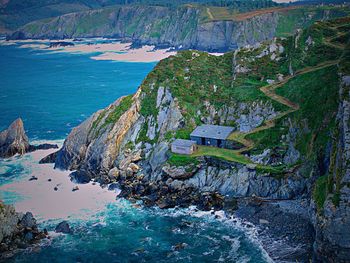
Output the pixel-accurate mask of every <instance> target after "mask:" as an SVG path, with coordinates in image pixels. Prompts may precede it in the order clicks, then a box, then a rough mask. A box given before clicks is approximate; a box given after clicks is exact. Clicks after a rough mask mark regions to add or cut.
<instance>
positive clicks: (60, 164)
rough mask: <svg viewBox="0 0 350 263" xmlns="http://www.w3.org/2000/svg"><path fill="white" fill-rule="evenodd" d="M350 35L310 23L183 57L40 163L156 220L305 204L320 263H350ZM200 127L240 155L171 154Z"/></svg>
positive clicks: (336, 23)
mask: <svg viewBox="0 0 350 263" xmlns="http://www.w3.org/2000/svg"><path fill="white" fill-rule="evenodd" d="M349 25H350V20H349V18H343V19H338V20H333V21H329V22H317V23H315V24H314V25H312V26H311V27H310V28H307V29H305V30H298V31H297V33H296V34H295V35H294V36H291V37H288V38H274V39H273V40H271V41H267V42H263V43H261V44H257V45H254V46H246V47H243V48H241V49H238V50H236V51H235V52H228V53H226V54H224V55H222V56H212V55H209V54H207V53H204V52H200V51H181V52H178V54H177V55H176V56H171V57H169V58H167V59H165V60H162V61H160V62H159V63H158V65H157V66H156V67H155V68H154V70H153V71H152V72H151V73H149V75H148V76H147V77H146V79H145V80H144V81H143V83H142V84H141V86H140V87H139V89H138V91H137V92H136V93H135V94H134V95H130V96H126V97H122V98H120V99H118V100H117V101H116V102H115V103H113V104H111V105H110V106H109V107H107V108H106V109H103V110H100V111H98V112H96V113H95V114H94V115H93V116H91V117H90V118H89V119H87V120H86V121H85V122H83V123H82V124H81V125H79V126H78V127H76V128H74V129H73V130H72V132H71V133H70V134H69V136H68V137H67V139H66V140H65V142H64V145H63V147H62V149H61V150H60V151H58V152H57V153H54V154H52V155H51V156H49V157H48V158H47V160H51V161H54V162H55V167H56V168H60V169H68V170H72V171H74V172H73V173H72V174H71V177H72V180H75V181H77V182H81V183H86V182H89V181H90V180H95V181H97V182H100V183H101V184H102V185H109V188H111V189H113V188H115V187H117V188H120V189H121V194H120V196H122V197H128V198H132V199H141V200H143V202H144V204H145V205H154V204H156V205H158V206H159V207H161V208H168V207H174V206H189V205H197V206H198V207H199V208H201V209H211V208H217V209H221V208H228V207H230V208H231V209H233V210H234V208H235V204H234V203H235V202H234V201H233V200H236V199H239V200H240V199H241V198H257V199H258V200H260V202H261V201H264V200H269V201H273V200H274V201H281V200H293V201H295V202H299V201H300V200H301V199H303V200H306V201H305V202H307V203H311V206H310V211H312V210H313V212H310V213H311V214H312V216H311V217H308V216H305V218H307V219H305V220H307V221H308V222H312V223H313V224H314V228H315V231H316V240H315V248H316V249H315V250H316V252H317V254H318V255H320V256H321V255H322V256H323V257H325V258H326V259H328V260H331V259H332V258H334V259H336V261H337V262H346V257H348V256H349V250H348V249H349V248H348V247H347V246H348V244H349V243H350V242H349V237H348V236H347V235H345V234H340V233H342V232H344V229H346V228H347V227H348V225H349V207H348V201H347V200H348V198H349V191H348V187H349V186H348V184H349V183H348V181H347V180H348V176H347V175H348V168H349V167H348V159H349V158H348V157H349V156H348V150H349V149H348V144H349V142H348V136H349V130H348V128H349V127H348V118H349V116H348V115H349V113H348V108H349V107H348V104H349V102H348V98H349V88H348V87H349V86H348V85H349V81H348V77H346V76H348V75H347V73H346V72H348V69H349V65H348V61H349V59H348V54H349V46H348V44H347V43H348V39H349V35H348V29H349ZM338 94H339V96H338ZM200 124H220V125H227V126H232V127H234V129H235V131H234V133H233V135H232V137H230V138H231V140H232V143H233V145H234V148H235V149H237V150H227V149H219V148H213V147H200V148H199V150H198V151H197V152H196V153H194V154H193V155H191V156H181V155H176V154H173V153H171V152H170V150H169V149H170V148H169V146H170V143H171V142H172V141H173V140H174V139H175V138H181V139H188V138H189V134H190V133H191V132H192V130H193V129H194V128H195V127H196V126H198V125H200ZM324 178H328V179H327V180H329V181H330V182H331V183H330V184H328V187H326V188H325V187H323V185H322V182H323V181H322V180H324ZM320 185H321V186H322V187H321V188H320ZM320 189H321V190H320ZM325 189H326V190H325ZM320 197H321V200H320ZM255 207H256V205H255ZM261 207H263V206H261ZM261 209H262V208H261ZM305 214H308V213H305ZM271 221H273V219H271ZM263 222H265V221H263ZM303 222H304V221H303ZM336 222H341V223H336ZM299 223H300V222H299ZM272 227H273V226H272V225H270V228H272ZM288 231H289V230H288ZM307 249H309V250H310V249H311V246H309V247H308V248H307ZM336 251H339V252H336ZM295 253H299V254H300V253H301V252H300V251H299V252H295ZM302 255H303V256H305V254H302ZM306 255H307V256H306V257H309V256H310V254H308V253H306ZM301 258H302V257H301Z"/></svg>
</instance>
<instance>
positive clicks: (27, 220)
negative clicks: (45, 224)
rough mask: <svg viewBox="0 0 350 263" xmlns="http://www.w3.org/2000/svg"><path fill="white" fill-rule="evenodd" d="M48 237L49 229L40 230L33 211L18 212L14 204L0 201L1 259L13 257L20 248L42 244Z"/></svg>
mask: <svg viewBox="0 0 350 263" xmlns="http://www.w3.org/2000/svg"><path fill="white" fill-rule="evenodd" d="M47 237H48V232H47V230H46V229H44V230H43V231H41V230H39V228H38V224H37V222H36V219H35V218H34V217H33V215H32V213H30V212H27V213H25V214H23V213H17V212H16V211H15V209H14V207H13V206H9V205H5V204H3V203H2V202H1V201H0V261H2V260H6V259H8V258H10V257H13V256H14V255H15V254H16V253H17V252H18V251H20V250H23V249H26V248H28V247H31V246H37V245H40V241H41V240H42V239H45V238H47Z"/></svg>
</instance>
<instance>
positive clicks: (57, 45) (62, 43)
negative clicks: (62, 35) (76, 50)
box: [50, 41, 74, 48]
mask: <svg viewBox="0 0 350 263" xmlns="http://www.w3.org/2000/svg"><path fill="white" fill-rule="evenodd" d="M68 46H74V43H72V42H66V41H59V42H53V43H50V48H55V47H68Z"/></svg>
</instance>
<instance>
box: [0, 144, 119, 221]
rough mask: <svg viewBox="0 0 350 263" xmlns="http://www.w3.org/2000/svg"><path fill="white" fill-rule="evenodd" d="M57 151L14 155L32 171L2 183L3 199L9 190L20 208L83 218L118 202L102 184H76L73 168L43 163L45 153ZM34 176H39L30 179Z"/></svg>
mask: <svg viewBox="0 0 350 263" xmlns="http://www.w3.org/2000/svg"><path fill="white" fill-rule="evenodd" d="M53 151H55V149H54V150H40V151H36V152H33V153H29V154H26V155H25V156H23V157H20V158H17V159H16V158H13V162H19V163H20V164H21V165H22V166H23V167H25V168H26V170H28V172H27V173H26V175H22V176H23V177H21V179H20V180H16V181H15V182H12V183H9V184H5V185H2V186H0V199H3V198H2V195H3V194H6V193H9V192H10V193H12V194H14V195H15V196H18V201H17V202H16V203H15V204H14V206H15V208H16V210H17V211H19V212H27V211H31V212H32V213H33V214H34V216H36V217H37V219H39V220H49V219H67V218H69V217H72V216H74V218H82V219H83V218H87V217H89V215H91V214H94V213H96V212H98V211H101V210H103V209H104V208H105V206H106V205H108V204H110V203H115V202H116V201H115V200H116V196H117V193H116V192H115V191H108V190H107V189H106V188H101V187H100V186H99V185H98V184H96V185H93V184H92V183H89V184H79V185H77V184H74V183H73V182H71V181H70V178H69V176H68V175H69V173H70V172H68V171H60V170H55V169H53V164H39V160H40V159H41V158H42V157H44V156H46V155H47V154H49V153H50V152H53ZM10 162H12V160H10ZM32 176H35V177H37V178H38V179H37V180H32V181H29V179H30V178H31V177H32ZM49 179H50V180H51V181H49ZM75 186H78V187H79V190H78V191H72V189H73V187H75ZM55 187H57V189H58V190H57V191H55V190H54V188H55Z"/></svg>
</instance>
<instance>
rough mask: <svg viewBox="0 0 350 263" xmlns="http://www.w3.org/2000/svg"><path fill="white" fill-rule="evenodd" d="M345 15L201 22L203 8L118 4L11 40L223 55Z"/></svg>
mask: <svg viewBox="0 0 350 263" xmlns="http://www.w3.org/2000/svg"><path fill="white" fill-rule="evenodd" d="M297 11H300V12H297ZM208 12H209V13H210V11H208ZM249 14H250V13H249ZM344 14H345V12H343V11H342V10H332V11H329V10H323V9H316V10H313V9H310V10H309V9H305V10H289V11H288V12H287V11H283V12H280V11H271V12H266V13H257V14H256V15H255V14H254V13H252V14H250V15H247V16H246V18H244V19H237V18H235V17H234V16H232V17H229V18H220V15H217V16H215V13H214V17H213V14H211V13H210V17H211V18H205V16H208V14H207V11H206V9H205V8H203V7H198V8H197V7H188V6H182V7H178V8H166V7H155V6H117V7H108V8H104V9H99V10H92V11H86V12H79V13H72V14H66V15H63V16H59V17H56V18H53V19H45V20H41V21H40V20H39V21H35V22H32V23H29V24H27V25H25V26H24V27H22V28H21V29H19V31H17V32H15V33H14V34H12V36H10V37H9V38H10V39H21V38H50V39H62V38H79V37H109V38H119V39H122V40H123V41H132V42H134V43H136V44H142V45H143V44H151V45H156V46H170V47H176V48H179V49H189V48H193V49H198V50H206V51H227V50H230V49H234V48H237V47H241V46H245V45H247V44H255V43H257V42H260V41H264V40H267V39H271V38H272V37H273V36H276V35H283V34H290V33H292V32H293V31H294V30H295V29H296V28H298V27H305V26H307V25H309V24H310V23H312V21H315V20H316V19H324V18H330V17H334V16H335V17H336V16H341V15H344ZM292 21H293V22H292ZM291 25H293V26H291Z"/></svg>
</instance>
